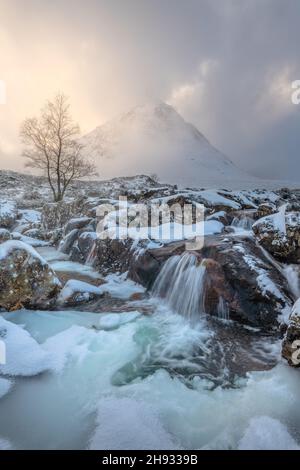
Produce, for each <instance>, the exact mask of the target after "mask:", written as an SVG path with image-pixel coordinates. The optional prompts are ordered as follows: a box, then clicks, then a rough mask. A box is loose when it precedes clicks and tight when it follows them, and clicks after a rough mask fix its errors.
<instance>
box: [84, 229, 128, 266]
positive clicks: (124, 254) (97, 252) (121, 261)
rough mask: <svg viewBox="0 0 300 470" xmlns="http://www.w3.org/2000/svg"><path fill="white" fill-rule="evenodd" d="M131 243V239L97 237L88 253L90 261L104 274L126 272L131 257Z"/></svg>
mask: <svg viewBox="0 0 300 470" xmlns="http://www.w3.org/2000/svg"><path fill="white" fill-rule="evenodd" d="M132 244H133V240H130V239H127V240H119V239H116V240H111V239H109V238H107V239H104V240H101V239H97V240H96V241H95V243H94V244H93V248H92V251H91V253H90V255H89V259H90V262H91V263H92V265H93V267H94V268H95V269H97V270H98V271H99V272H101V273H104V274H108V273H111V272H119V273H123V272H126V271H128V268H129V265H130V261H131V258H132V257H133V250H132Z"/></svg>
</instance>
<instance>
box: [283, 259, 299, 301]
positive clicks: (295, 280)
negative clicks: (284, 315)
mask: <svg viewBox="0 0 300 470" xmlns="http://www.w3.org/2000/svg"><path fill="white" fill-rule="evenodd" d="M282 272H283V274H284V276H285V278H286V280H287V282H288V285H289V288H290V291H291V293H292V294H293V296H294V298H295V299H299V297H300V282H299V275H300V273H299V267H298V266H295V265H293V264H290V265H287V266H284V268H283V270H282Z"/></svg>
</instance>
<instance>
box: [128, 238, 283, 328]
mask: <svg viewBox="0 0 300 470" xmlns="http://www.w3.org/2000/svg"><path fill="white" fill-rule="evenodd" d="M185 250H186V246H185V243H183V242H176V243H172V244H169V245H166V246H164V247H162V248H158V249H151V250H145V251H144V252H142V253H141V254H140V255H139V256H137V257H135V258H132V260H131V263H130V267H129V277H130V278H131V279H133V280H134V281H136V282H139V283H140V284H142V285H144V286H146V287H148V288H151V286H152V285H153V282H154V280H155V279H156V277H157V275H158V273H159V272H160V270H161V268H162V266H163V264H164V262H165V261H166V260H168V259H169V258H170V257H171V256H174V255H181V254H183V253H184V252H185ZM191 253H193V254H194V255H195V256H196V257H197V258H198V261H199V264H200V263H201V262H203V264H204V265H205V266H206V274H205V295H204V299H205V300H204V309H205V312H206V313H208V314H210V315H213V316H221V317H222V316H223V315H224V316H226V317H228V318H229V319H231V320H235V321H238V322H240V323H242V324H247V325H251V326H254V327H260V328H265V329H270V328H275V329H278V327H279V324H280V323H281V321H282V320H283V317H284V315H286V312H289V310H290V308H291V305H292V299H291V297H290V294H289V289H288V286H287V282H286V279H285V277H284V276H283V275H282V274H281V272H279V271H278V270H277V269H276V268H275V267H274V265H273V264H272V263H271V262H270V261H269V259H267V258H266V257H265V256H264V254H263V252H262V250H261V249H260V247H259V246H257V245H256V243H255V241H254V240H253V239H251V238H246V237H244V238H242V237H238V238H233V237H231V238H228V239H224V238H223V237H220V236H217V237H207V238H206V244H205V246H204V247H203V248H202V250H200V251H192V252H191ZM182 295H184V292H183V293H182ZM225 313H226V315H225Z"/></svg>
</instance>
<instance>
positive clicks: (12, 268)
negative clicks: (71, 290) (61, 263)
mask: <svg viewBox="0 0 300 470" xmlns="http://www.w3.org/2000/svg"><path fill="white" fill-rule="evenodd" d="M0 261H1V262H0V307H2V308H5V309H6V310H14V309H17V308H21V307H26V308H49V306H51V305H52V304H53V302H54V301H55V299H56V295H57V294H58V292H59V291H60V288H61V285H60V282H59V280H58V279H57V277H56V275H55V273H54V272H53V271H52V269H51V268H50V267H49V265H48V264H47V263H46V261H45V260H43V258H41V256H39V254H38V253H37V252H36V251H35V250H34V249H33V248H32V247H30V246H29V245H26V244H25V243H23V242H20V241H15V240H11V241H7V242H4V243H2V244H1V245H0Z"/></svg>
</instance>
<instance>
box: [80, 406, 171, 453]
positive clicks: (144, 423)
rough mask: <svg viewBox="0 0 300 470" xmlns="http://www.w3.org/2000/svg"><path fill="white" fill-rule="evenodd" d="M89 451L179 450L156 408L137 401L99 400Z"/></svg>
mask: <svg viewBox="0 0 300 470" xmlns="http://www.w3.org/2000/svg"><path fill="white" fill-rule="evenodd" d="M89 449H90V450H104V449H112V450H134V449H139V450H147V449H153V450H159V449H165V450H171V449H174V450H175V449H177V450H178V449H180V447H179V446H178V444H177V445H176V444H175V443H174V441H173V439H172V436H171V434H169V433H168V432H167V431H166V429H164V427H163V425H162V421H161V419H160V417H159V416H158V415H157V411H156V410H155V408H153V407H151V405H146V404H145V403H143V402H139V401H138V400H135V399H134V398H106V399H105V398H104V399H102V400H101V401H100V403H99V406H98V415H97V428H96V431H95V433H94V435H93V437H92V439H91V441H90V445H89Z"/></svg>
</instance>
